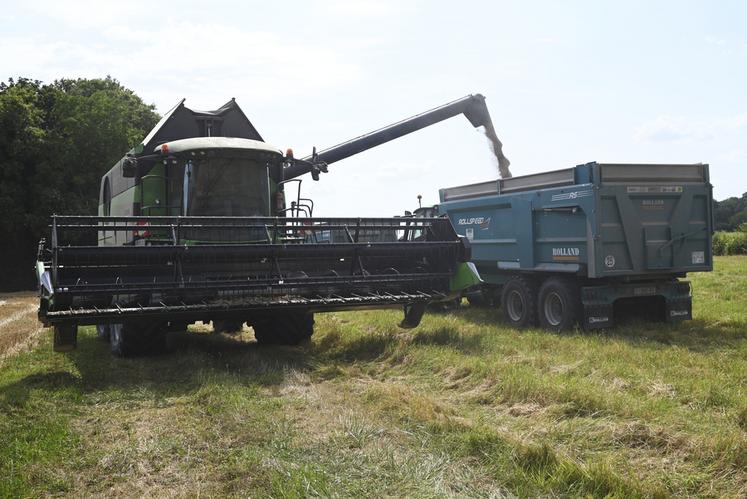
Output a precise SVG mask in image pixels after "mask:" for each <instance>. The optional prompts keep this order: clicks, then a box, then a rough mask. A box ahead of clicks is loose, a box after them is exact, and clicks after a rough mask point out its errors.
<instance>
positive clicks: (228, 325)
mask: <svg viewBox="0 0 747 499" xmlns="http://www.w3.org/2000/svg"><path fill="white" fill-rule="evenodd" d="M243 327H244V322H243V321H232V320H216V321H213V332H214V333H238V332H239V331H241V328H243Z"/></svg>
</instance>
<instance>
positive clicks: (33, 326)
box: [0, 293, 42, 363]
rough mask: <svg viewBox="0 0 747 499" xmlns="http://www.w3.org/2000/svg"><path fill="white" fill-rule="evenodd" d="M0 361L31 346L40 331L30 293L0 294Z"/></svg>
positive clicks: (33, 299)
mask: <svg viewBox="0 0 747 499" xmlns="http://www.w3.org/2000/svg"><path fill="white" fill-rule="evenodd" d="M0 297H2V299H0V363H2V362H3V361H4V360H5V359H7V358H9V357H12V356H14V355H17V354H18V353H20V352H23V351H25V350H28V349H30V348H32V347H33V346H34V345H35V344H36V342H37V340H38V338H39V334H40V333H41V331H42V327H41V326H40V325H39V323H38V322H37V319H36V315H35V312H36V310H37V305H36V304H35V303H33V302H34V301H35V300H36V296H35V295H34V294H32V293H14V294H9V295H0Z"/></svg>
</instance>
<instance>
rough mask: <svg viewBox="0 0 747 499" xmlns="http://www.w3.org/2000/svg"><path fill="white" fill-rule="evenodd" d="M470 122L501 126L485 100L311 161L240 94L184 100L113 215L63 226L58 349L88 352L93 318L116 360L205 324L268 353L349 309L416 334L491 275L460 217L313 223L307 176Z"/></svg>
mask: <svg viewBox="0 0 747 499" xmlns="http://www.w3.org/2000/svg"><path fill="white" fill-rule="evenodd" d="M459 114H464V115H465V116H466V117H467V118H468V119H469V121H470V122H471V124H472V125H473V126H475V127H480V126H484V127H485V129H486V130H488V131H492V130H493V127H492V123H491V120H490V115H489V113H488V110H487V107H486V106H485V100H484V97H482V96H481V95H469V96H467V97H464V98H462V99H459V100H457V101H454V102H451V103H449V104H446V105H444V106H441V107H438V108H436V109H433V110H431V111H428V112H426V113H422V114H419V115H416V116H413V117H411V118H408V119H406V120H403V121H400V122H397V123H395V124H393V125H390V126H388V127H385V128H382V129H380V130H377V131H375V132H372V133H369V134H365V135H362V136H360V137H357V138H355V139H353V140H350V141H347V142H344V143H342V144H339V145H337V146H334V147H331V148H329V149H326V150H324V151H321V152H319V153H317V152H316V151H314V153H313V154H312V155H310V156H308V157H306V158H303V159H296V158H295V157H294V156H293V153H292V151H290V150H289V151H288V152H286V153H285V154H284V153H282V152H281V151H280V150H279V149H277V148H275V147H273V146H271V145H269V144H268V143H266V142H264V140H263V139H262V137H261V136H260V134H259V133H258V132H257V130H256V129H255V128H254V126H253V125H252V124H251V122H250V121H249V119H248V118H247V117H246V115H244V113H243V112H242V111H241V109H240V108H239V106H238V105H237V104H236V102H235V101H234V100H231V101H229V102H228V103H227V104H226V105H224V106H223V107H221V108H220V109H217V110H215V111H209V112H203V111H194V110H191V109H188V108H187V107H185V105H184V101H183V100H182V101H181V102H180V103H179V104H178V105H177V106H176V107H174V108H173V109H172V110H171V111H169V112H168V113H167V114H166V115H165V116H164V117H163V119H162V120H161V121H160V122H159V123H158V124H157V125H156V127H155V128H154V129H153V130H152V131H151V132H150V133H149V134H148V136H147V137H145V139H143V141H142V142H141V143H140V144H139V145H138V146H137V147H135V148H134V149H132V150H131V151H130V152H128V153H127V154H126V155H125V156H124V157H123V158H122V159H121V160H120V161H118V162H117V163H116V164H115V165H114V166H113V167H112V168H111V169H110V170H109V171H108V172H107V173H106V174H105V175H104V176H103V178H102V179H101V190H100V201H99V213H98V216H53V217H52V220H51V236H50V238H49V239H48V240H42V241H41V243H40V245H39V254H38V263H37V276H38V280H39V290H40V308H39V318H40V320H41V322H42V323H43V324H44V325H45V326H53V327H54V348H55V350H56V351H69V350H72V349H74V348H75V346H76V342H77V329H78V326H80V325H96V327H97V330H98V334H99V336H101V337H102V338H103V339H106V340H108V341H109V342H110V344H111V350H112V353H114V354H115V355H136V354H142V353H148V352H156V351H160V350H162V349H163V348H164V346H165V337H166V333H167V332H170V331H184V330H186V328H187V326H188V325H189V324H190V323H193V322H196V321H203V322H209V321H211V322H212V323H213V326H214V329H215V330H216V331H233V330H238V329H240V328H241V327H242V326H243V324H244V323H246V324H248V325H250V326H252V328H253V329H254V333H255V336H256V339H257V341H258V342H259V343H264V344H297V343H299V342H301V341H303V340H306V339H308V338H309V337H310V336H311V335H312V332H313V325H314V314H315V313H317V312H326V311H333V310H350V309H363V308H380V307H391V306H401V307H403V309H404V319H403V320H402V323H401V324H400V325H401V326H402V327H415V326H417V325H418V323H419V322H420V319H421V317H422V315H423V312H424V310H425V308H426V306H427V305H428V304H429V303H432V302H438V301H444V300H449V299H453V297H455V296H457V295H458V294H459V293H460V291H461V290H462V289H464V288H466V287H468V286H471V285H474V284H475V283H477V282H478V278H477V275H476V272H475V271H474V267H473V266H472V264H470V263H468V262H469V261H470V257H471V255H470V247H469V242H468V241H467V240H466V239H465V238H463V237H460V236H458V235H457V234H456V232H455V231H454V229H453V227H452V225H451V223H450V222H449V220H448V219H447V218H433V217H418V218H396V217H395V218H373V219H372V218H368V219H363V218H313V208H314V204H313V201H312V200H310V199H306V198H303V197H302V196H301V179H300V178H299V177H301V176H302V175H305V174H306V173H311V175H312V177H313V178H314V180H318V179H319V176H320V174H321V173H324V172H327V166H328V165H329V164H331V163H334V162H336V161H340V160H342V159H345V158H347V157H350V156H352V155H354V154H358V153H360V152H362V151H365V150H367V149H370V148H372V147H375V146H377V145H380V144H383V143H385V142H388V141H391V140H394V139H396V138H398V137H401V136H403V135H406V134H408V133H411V132H414V131H416V130H419V129H422V128H424V127H427V126H430V125H432V124H434V123H438V122H440V121H442V120H445V119H448V118H451V117H453V116H457V115H459ZM494 142H495V141H494ZM498 144H500V143H499V142H498ZM494 147H495V146H494ZM498 153H500V150H498V151H497V154H498ZM501 156H502V155H501ZM503 159H505V158H503ZM506 163H507V161H506Z"/></svg>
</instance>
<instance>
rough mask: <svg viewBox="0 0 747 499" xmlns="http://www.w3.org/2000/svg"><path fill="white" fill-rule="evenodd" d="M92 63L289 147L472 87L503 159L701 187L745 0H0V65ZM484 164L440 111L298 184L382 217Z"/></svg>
mask: <svg viewBox="0 0 747 499" xmlns="http://www.w3.org/2000/svg"><path fill="white" fill-rule="evenodd" d="M107 74H109V75H111V76H113V77H115V78H117V79H119V80H120V81H121V82H122V83H123V84H124V85H126V86H128V87H129V88H132V89H133V90H134V91H135V92H137V93H138V94H139V95H140V96H141V97H143V99H145V100H146V102H149V103H154V104H155V105H156V106H157V108H158V110H159V112H165V111H166V110H168V109H169V108H170V107H171V106H173V105H174V104H175V103H176V102H178V100H179V99H180V98H182V97H186V98H187V105H188V106H191V107H194V108H197V109H205V108H207V109H213V108H215V107H217V106H219V105H221V104H222V103H224V102H225V101H226V100H228V99H229V98H231V97H236V99H237V100H238V102H239V104H240V105H241V106H242V108H243V109H244V111H245V112H246V114H247V115H248V116H249V118H250V119H251V120H252V121H253V123H254V124H255V126H256V127H257V128H258V129H259V131H260V132H261V133H262V135H263V136H264V137H265V139H266V140H267V141H268V142H270V143H272V144H274V145H276V146H278V147H279V148H282V149H285V148H286V147H293V148H294V150H295V151H297V154H298V155H304V154H306V153H308V152H310V150H311V147H312V146H314V145H316V146H318V147H319V148H324V147H327V146H330V145H333V144H336V143H338V142H341V141H343V140H346V139H348V138H351V137H354V136H357V135H359V134H361V133H364V132H367V131H370V130H373V129H376V128H378V127H380V126H383V125H386V124H388V123H391V122H393V121H397V120H399V119H401V118H403V117H406V116H409V115H412V114H415V113H418V112H421V111H424V110H426V109H429V108H431V107H435V106H437V105H440V104H442V103H445V102H447V101H450V100H453V99H455V98H458V97H461V96H463V95H466V94H468V93H475V92H479V93H482V94H484V95H485V96H486V97H487V102H488V106H489V108H490V111H491V114H492V116H493V121H494V123H495V126H496V129H497V131H498V135H499V137H500V138H501V140H502V141H503V144H504V152H505V153H506V155H507V156H508V158H509V159H510V160H511V169H512V172H513V174H514V175H520V174H525V173H535V172H539V171H544V170H551V169H558V168H566V167H569V166H572V165H575V164H580V163H585V162H588V161H599V162H605V161H606V162H682V163H695V162H705V163H710V165H711V180H712V183H713V184H714V189H715V196H716V198H718V199H722V198H724V197H727V196H735V195H737V196H738V195H741V194H742V193H743V192H745V191H747V90H746V89H747V3H745V2H736V1H735V2H728V1H721V2H688V1H672V2H666V1H656V2H653V1H650V2H637V1H626V2H602V1H597V2H552V1H546V2H528V1H527V2H502V1H493V2H469V1H463V2H455V1H449V2H441V1H406V0H399V1H389V0H377V1H371V0H361V1H355V0H349V1H340V0H317V1H307V2H281V1H277V2H250V1H244V2H237V3H236V5H233V4H231V3H229V2H220V1H217V2H216V1H211V2H204V1H203V2H194V3H193V2H179V3H168V2H163V3H161V2H156V1H149V2H144V1H141V0H132V1H128V2H121V1H119V2H112V3H107V2H82V1H66V2H59V1H48V0H37V1H34V2H25V3H22V2H3V6H2V7H1V8H0V77H2V78H4V79H5V78H8V77H16V76H26V77H31V78H37V79H41V80H43V81H51V80H54V79H56V78H60V77H100V76H105V75H107ZM123 152H124V151H123ZM108 166H109V165H102V171H103V170H105V169H106V168H107V167H108ZM496 177H497V170H496V168H495V165H494V164H493V160H492V158H491V155H490V152H489V149H488V145H487V141H486V140H485V139H484V137H483V136H482V135H481V134H480V133H479V132H477V131H475V129H473V128H472V127H471V126H470V125H469V123H468V122H467V121H466V120H465V119H463V118H461V117H458V118H454V119H452V120H450V121H449V122H444V123H442V124H439V125H436V126H434V127H431V128H429V129H426V130H424V131H421V132H418V133H416V134H413V135H410V136H408V137H405V138H402V139H399V140H398V141H396V142H393V143H390V144H387V145H384V146H381V147H379V148H377V149H374V150H371V151H369V152H366V153H363V154H360V155H358V156H356V157H353V158H350V159H348V160H345V161H343V162H340V163H337V164H335V165H333V166H331V167H330V173H329V174H327V175H324V176H322V180H321V181H320V182H312V181H311V179H308V181H305V182H304V190H305V192H306V194H308V195H311V196H312V197H313V198H314V199H315V200H316V203H317V211H316V212H315V214H317V215H362V216H375V215H381V216H384V215H386V216H389V215H393V214H398V213H401V212H402V211H403V210H405V209H412V208H414V207H415V206H416V205H417V200H416V196H417V195H418V194H422V195H423V201H424V203H427V204H433V203H436V202H437V201H438V189H439V188H440V187H447V186H453V185H460V184H466V183H471V182H479V181H484V180H488V179H491V178H496Z"/></svg>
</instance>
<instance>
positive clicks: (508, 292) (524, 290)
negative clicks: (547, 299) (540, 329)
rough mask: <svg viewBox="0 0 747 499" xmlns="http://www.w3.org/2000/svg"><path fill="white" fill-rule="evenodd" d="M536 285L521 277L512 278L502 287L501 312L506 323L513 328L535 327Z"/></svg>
mask: <svg viewBox="0 0 747 499" xmlns="http://www.w3.org/2000/svg"><path fill="white" fill-rule="evenodd" d="M536 303H537V285H536V284H535V283H534V282H533V281H532V280H530V279H527V278H526V277H523V276H515V277H512V278H511V279H510V280H509V281H508V282H507V283H506V284H504V285H503V291H502V293H501V310H502V311H503V318H504V320H505V321H506V322H508V323H509V324H510V325H512V326H514V327H520V328H522V327H531V326H535V325H537V306H536Z"/></svg>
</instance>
